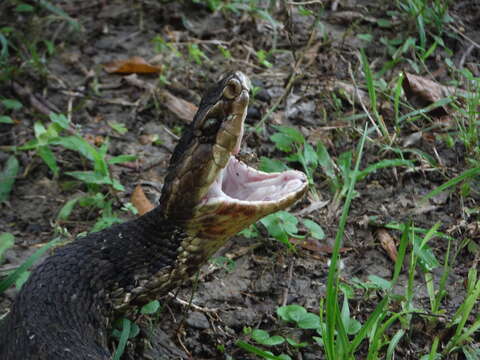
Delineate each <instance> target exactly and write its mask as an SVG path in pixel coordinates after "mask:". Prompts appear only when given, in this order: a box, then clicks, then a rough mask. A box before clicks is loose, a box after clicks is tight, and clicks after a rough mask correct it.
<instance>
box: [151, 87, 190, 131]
mask: <svg viewBox="0 0 480 360" xmlns="http://www.w3.org/2000/svg"><path fill="white" fill-rule="evenodd" d="M160 96H161V98H162V100H163V104H164V105H165V106H166V107H167V108H168V110H170V111H171V112H172V113H174V114H175V115H177V116H178V117H179V118H180V119H182V120H183V121H185V122H188V123H189V122H190V121H192V119H193V116H194V115H195V113H196V112H197V110H198V108H197V107H196V106H195V105H193V104H192V103H191V102H188V101H186V100H183V99H180V98H178V97H176V96H175V95H173V94H172V93H171V92H169V91H167V90H162V91H161V92H160Z"/></svg>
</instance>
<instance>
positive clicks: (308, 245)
mask: <svg viewBox="0 0 480 360" xmlns="http://www.w3.org/2000/svg"><path fill="white" fill-rule="evenodd" d="M289 241H290V242H291V243H292V244H294V245H297V246H300V247H302V248H304V249H307V250H310V251H313V252H316V253H319V254H331V253H332V252H333V248H332V247H331V246H329V245H320V242H319V241H318V240H316V239H296V238H290V239H289ZM350 250H351V248H347V247H344V248H340V253H345V252H347V251H350Z"/></svg>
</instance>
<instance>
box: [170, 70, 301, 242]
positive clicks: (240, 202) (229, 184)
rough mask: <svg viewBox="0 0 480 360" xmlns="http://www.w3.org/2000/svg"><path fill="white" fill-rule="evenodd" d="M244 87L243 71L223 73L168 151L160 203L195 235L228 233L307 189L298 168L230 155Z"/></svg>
mask: <svg viewBox="0 0 480 360" xmlns="http://www.w3.org/2000/svg"><path fill="white" fill-rule="evenodd" d="M249 90H250V81H249V79H248V78H247V77H246V76H245V75H244V74H243V73H241V72H239V71H237V72H234V73H230V74H228V75H226V76H225V77H223V78H222V79H221V80H220V81H219V82H218V84H217V85H215V86H214V87H213V88H211V89H210V90H208V91H207V92H206V94H205V96H204V97H203V98H202V101H201V103H200V105H199V109H198V112H197V113H196V115H195V117H194V119H193V121H192V123H191V125H190V127H189V128H188V129H186V130H185V132H184V134H183V136H182V138H181V139H180V141H179V144H178V145H177V147H176V149H175V151H174V154H173V155H172V159H171V161H170V167H169V172H168V175H167V177H166V179H165V185H164V188H163V191H162V197H161V199H160V207H161V209H162V211H163V213H164V216H166V217H167V218H171V219H176V220H180V221H184V222H185V224H186V228H188V229H189V232H190V233H194V235H195V236H197V235H198V236H200V237H202V238H204V237H210V238H222V239H223V238H228V237H230V236H232V235H234V234H235V233H237V232H238V231H240V230H242V229H243V228H245V227H246V226H248V225H250V224H252V223H254V222H255V221H257V220H258V219H260V218H261V217H263V216H266V215H268V214H270V213H272V212H275V211H278V210H281V209H284V208H286V207H288V206H290V205H292V204H293V203H294V202H295V201H296V200H298V199H299V198H300V197H301V196H302V195H303V194H304V193H305V191H306V189H307V184H308V182H307V179H306V176H305V174H303V173H302V172H299V171H295V170H288V171H285V172H280V173H264V172H261V171H258V170H256V169H254V168H251V167H249V166H247V165H246V164H244V163H243V162H241V161H239V160H237V159H236V157H235V155H236V154H238V152H239V151H240V147H241V142H242V137H243V133H244V122H245V117H246V114H247V107H248V101H249ZM215 243H216V242H215ZM212 251H213V250H212Z"/></svg>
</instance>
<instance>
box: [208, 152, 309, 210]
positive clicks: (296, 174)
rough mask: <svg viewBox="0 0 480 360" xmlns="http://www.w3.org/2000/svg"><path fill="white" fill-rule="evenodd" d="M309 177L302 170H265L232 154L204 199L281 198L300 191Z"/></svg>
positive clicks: (264, 200) (265, 200) (245, 200)
mask: <svg viewBox="0 0 480 360" xmlns="http://www.w3.org/2000/svg"><path fill="white" fill-rule="evenodd" d="M306 181H307V180H306V177H305V174H303V173H302V172H300V171H296V170H288V171H284V172H281V173H265V172H263V171H259V170H256V169H254V168H251V167H249V166H247V165H246V164H245V163H243V162H241V161H239V160H237V159H236V158H235V157H234V156H231V157H230V160H229V161H228V164H227V166H226V167H225V168H224V169H222V171H221V172H220V174H219V175H218V176H217V178H216V179H215V182H214V183H213V184H212V186H211V187H210V189H209V191H208V194H207V196H206V199H205V201H206V202H216V201H232V202H241V203H255V204H258V203H271V202H278V201H281V200H282V199H284V198H286V197H288V196H290V195H291V194H292V193H296V192H298V191H300V190H301V189H302V188H303V187H304V186H305V183H306Z"/></svg>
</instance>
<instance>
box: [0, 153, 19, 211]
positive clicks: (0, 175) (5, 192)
mask: <svg viewBox="0 0 480 360" xmlns="http://www.w3.org/2000/svg"><path fill="white" fill-rule="evenodd" d="M18 169H19V164H18V160H17V158H16V157H15V156H13V155H11V156H10V157H9V158H8V159H7V161H6V163H5V166H4V168H3V170H2V171H0V203H2V202H4V201H6V200H8V197H9V195H10V192H11V191H12V188H13V184H14V183H15V178H16V176H17V174H18Z"/></svg>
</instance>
